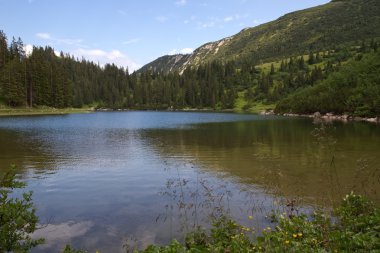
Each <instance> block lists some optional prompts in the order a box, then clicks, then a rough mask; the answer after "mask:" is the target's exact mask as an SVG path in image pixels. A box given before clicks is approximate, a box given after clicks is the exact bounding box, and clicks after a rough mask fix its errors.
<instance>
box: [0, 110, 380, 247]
mask: <svg viewBox="0 0 380 253" xmlns="http://www.w3.org/2000/svg"><path fill="white" fill-rule="evenodd" d="M0 140H1V141H0V170H1V172H4V171H6V170H7V169H8V168H9V165H10V164H16V165H18V167H19V176H20V177H21V178H22V179H23V180H25V181H26V182H27V183H28V187H27V189H28V190H29V189H30V190H33V191H34V202H35V204H36V207H37V210H38V215H39V217H40V218H41V223H42V224H43V225H44V228H43V229H40V230H38V231H37V233H36V236H44V237H46V238H47V243H46V245H44V246H42V247H39V248H37V249H35V250H34V252H54V251H58V249H61V248H62V247H63V246H64V245H65V244H66V243H71V244H73V245H74V246H75V247H77V248H85V249H88V250H90V251H94V250H95V249H98V250H100V251H101V252H123V250H124V248H123V245H125V243H126V242H131V241H137V243H138V244H139V245H140V246H144V245H147V244H149V243H166V242H167V241H168V240H170V239H171V238H174V237H181V232H179V229H180V228H183V229H184V230H186V229H191V226H192V225H194V224H203V225H206V226H207V220H208V219H206V218H207V215H209V214H210V213H214V214H217V212H218V211H220V210H219V209H218V208H219V207H222V208H223V211H225V212H229V213H230V214H231V215H232V216H233V217H235V218H237V219H238V220H240V221H241V222H247V219H246V218H245V217H246V216H247V215H248V214H253V215H254V216H255V221H254V222H255V224H254V225H259V226H260V225H262V224H263V223H265V220H264V218H263V217H264V216H265V213H266V212H269V211H270V210H271V209H273V208H276V205H277V207H278V206H279V205H280V203H278V202H277V201H278V199H282V198H283V199H293V198H300V199H302V202H300V203H301V204H302V205H303V206H304V207H306V208H307V207H310V206H315V205H321V204H324V205H327V206H331V205H333V204H334V203H336V202H338V201H339V200H340V198H341V197H342V196H343V195H344V194H346V193H347V192H349V191H351V190H355V191H356V192H359V193H365V194H367V195H369V196H370V197H371V198H372V199H374V200H375V201H377V203H379V202H380V197H379V193H378V192H379V190H380V187H379V185H380V184H379V183H380V182H379V174H380V172H379V171H380V168H379V162H380V156H379V150H380V149H379V148H380V128H379V127H378V126H377V125H372V124H366V123H335V124H333V125H330V124H327V125H325V127H321V125H320V124H313V122H312V120H311V119H293V118H284V117H274V116H271V117H268V116H267V117H264V116H255V115H239V114H227V113H193V112H192V113H190V112H186V113H184V112H103V113H92V114H82V115H79V114H78V115H74V114H73V115H61V116H34V117H7V118H0ZM181 193H182V194H181ZM194 204H198V205H196V206H198V207H199V208H198V209H196V210H195V209H194V206H195V205H194ZM186 208H187V209H186ZM134 238H135V239H134ZM179 239H181V238H179Z"/></svg>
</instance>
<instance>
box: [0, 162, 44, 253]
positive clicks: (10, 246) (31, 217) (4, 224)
mask: <svg viewBox="0 0 380 253" xmlns="http://www.w3.org/2000/svg"><path fill="white" fill-rule="evenodd" d="M14 171H15V167H14V166H13V167H12V169H11V171H9V172H8V173H6V174H5V175H4V176H3V178H2V179H1V181H0V252H27V251H29V250H30V249H31V248H33V247H35V246H37V245H38V244H41V243H43V241H44V240H43V239H37V240H33V239H32V238H31V237H30V234H31V233H33V232H34V231H35V230H36V225H37V222H38V217H37V216H36V214H35V211H36V210H35V208H34V207H33V203H32V192H28V193H23V194H22V197H21V198H16V197H13V196H12V195H11V194H12V193H13V190H14V189H17V188H23V187H25V184H24V183H22V182H19V181H17V180H16V178H15V173H14Z"/></svg>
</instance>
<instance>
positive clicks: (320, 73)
mask: <svg viewBox="0 0 380 253" xmlns="http://www.w3.org/2000/svg"><path fill="white" fill-rule="evenodd" d="M377 51H378V42H377V41H376V40H374V39H372V40H370V41H362V42H356V43H354V44H352V45H350V46H347V45H346V46H341V47H339V46H334V48H331V49H329V50H325V51H318V52H309V54H308V55H303V56H302V55H301V56H293V57H289V58H285V59H280V60H278V61H276V62H272V63H269V65H268V64H267V66H265V64H261V65H257V61H258V60H257V59H254V58H252V59H251V58H242V59H240V60H239V59H238V60H230V61H226V62H223V61H217V60H216V61H211V62H206V63H203V64H201V65H199V66H190V67H188V68H186V69H185V70H184V72H183V73H179V72H169V73H164V72H155V71H153V70H151V69H145V70H144V71H141V72H138V73H137V72H133V73H129V71H128V69H124V68H120V67H117V66H116V65H114V64H106V65H105V66H100V65H98V64H95V63H93V62H90V61H87V60H85V59H76V58H74V57H73V56H71V55H69V54H64V53H63V52H61V53H60V54H59V55H58V56H57V55H56V53H55V51H54V49H53V48H51V47H48V46H47V47H33V51H32V52H31V54H30V55H26V53H25V50H24V44H23V42H22V40H21V39H20V38H18V39H15V38H12V40H11V42H10V43H8V39H7V37H6V35H5V34H4V33H3V32H2V31H0V104H4V105H7V106H10V107H20V106H28V107H36V106H50V107H55V108H65V107H82V106H84V105H89V106H96V107H98V108H113V109H116V108H134V109H167V108H172V109H178V108H213V109H232V108H234V107H235V101H236V99H237V98H238V97H243V99H244V100H245V101H247V106H248V107H249V106H250V105H251V104H254V103H256V102H262V103H272V104H277V103H278V102H279V101H283V100H284V99H287V98H288V97H289V96H291V95H292V94H293V93H297V92H299V91H300V90H303V89H305V88H307V87H313V86H315V85H316V84H318V83H320V82H322V81H324V80H325V79H327V78H328V77H329V76H330V75H331V74H332V73H335V72H337V71H339V70H340V68H341V67H342V65H344V64H345V63H346V62H347V61H348V60H350V59H354V60H355V61H361V60H362V58H363V56H365V55H366V54H368V53H371V52H377ZM364 58H365V57H364ZM282 104H284V103H282ZM282 108H283V109H284V110H285V108H288V107H285V106H283V107H282ZM243 109H244V108H243ZM289 110H291V109H289ZM281 111H283V110H281Z"/></svg>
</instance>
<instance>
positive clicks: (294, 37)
mask: <svg viewBox="0 0 380 253" xmlns="http://www.w3.org/2000/svg"><path fill="white" fill-rule="evenodd" d="M268 11H269V10H268ZM376 37H380V1H379V0H335V1H332V2H330V3H327V4H324V5H320V6H317V7H313V8H309V9H305V10H301V11H296V12H292V13H289V14H286V15H284V16H282V17H280V18H278V19H277V20H274V21H271V22H268V23H265V24H262V25H259V26H256V27H253V28H246V29H243V30H242V31H240V32H239V33H237V34H236V35H233V36H231V37H227V38H224V39H221V40H218V41H215V42H210V43H207V44H204V45H202V46H201V47H199V48H197V49H196V50H195V51H194V52H193V53H192V54H190V55H172V56H169V55H166V56H163V57H160V58H158V59H157V60H155V61H153V62H151V63H149V64H147V65H145V66H143V67H142V68H141V70H140V71H143V70H147V69H152V70H154V71H163V72H168V71H175V70H178V71H179V72H183V70H184V69H185V68H186V67H188V66H198V65H199V64H201V63H205V62H209V61H212V60H220V61H229V60H235V61H237V62H242V61H249V62H252V63H254V64H259V63H262V62H268V61H272V60H276V59H280V58H284V57H289V56H293V55H302V54H307V53H308V52H309V51H320V50H323V49H331V48H334V47H335V46H338V45H342V44H349V43H357V42H358V40H367V39H370V38H376Z"/></svg>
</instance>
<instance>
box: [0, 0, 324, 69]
mask: <svg viewBox="0 0 380 253" xmlns="http://www.w3.org/2000/svg"><path fill="white" fill-rule="evenodd" d="M327 2H329V1H327V0H291V1H284V0H0V30H3V31H4V32H5V33H6V34H7V36H8V40H11V38H12V36H15V37H21V38H22V40H23V41H24V44H25V45H29V46H28V48H30V45H37V46H45V45H50V46H52V47H53V48H54V49H55V50H56V51H63V52H65V53H70V54H72V55H75V56H77V57H82V56H83V57H85V58H86V59H88V60H92V61H94V62H99V63H100V64H105V63H107V62H109V63H115V64H117V65H119V66H124V67H128V68H129V69H130V70H131V71H132V70H135V69H138V68H139V67H140V66H142V65H144V64H146V63H148V62H150V61H152V60H154V59H156V58H157V57H159V56H162V55H165V54H175V53H189V52H191V51H192V50H193V49H195V48H197V47H199V46H201V45H202V44H204V43H206V42H209V41H215V40H219V39H221V38H224V37H227V36H230V35H233V34H235V33H237V32H239V31H240V30H241V29H243V28H245V27H253V26H257V25H259V24H261V23H265V22H268V21H271V20H273V19H276V18H278V17H280V16H282V15H284V14H286V13H288V12H291V11H295V10H300V9H304V8H308V7H312V6H316V5H320V4H324V3H327Z"/></svg>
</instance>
